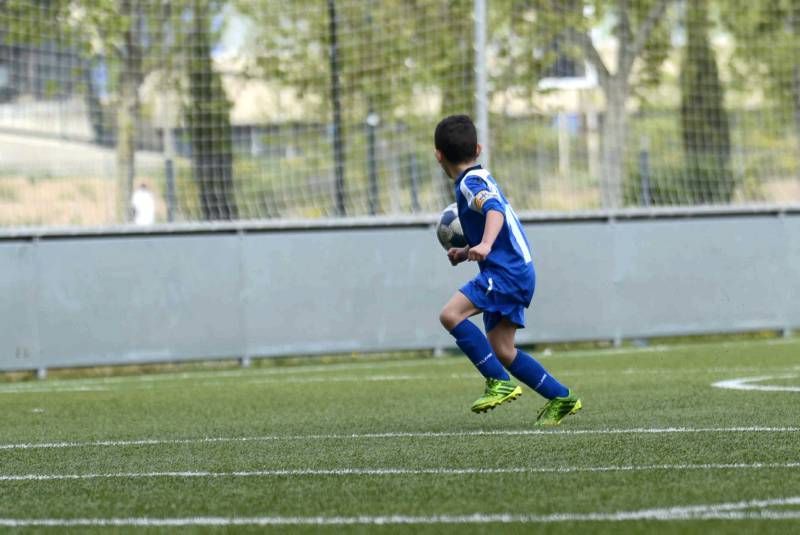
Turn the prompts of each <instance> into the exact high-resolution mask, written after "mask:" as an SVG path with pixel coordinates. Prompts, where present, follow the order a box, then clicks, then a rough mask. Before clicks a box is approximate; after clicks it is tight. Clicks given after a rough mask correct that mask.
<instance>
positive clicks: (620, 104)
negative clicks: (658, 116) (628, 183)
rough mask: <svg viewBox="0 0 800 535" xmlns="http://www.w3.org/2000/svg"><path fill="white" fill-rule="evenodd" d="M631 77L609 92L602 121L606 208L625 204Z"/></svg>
mask: <svg viewBox="0 0 800 535" xmlns="http://www.w3.org/2000/svg"><path fill="white" fill-rule="evenodd" d="M627 90H628V87H627V79H624V80H622V82H621V83H615V84H612V86H611V91H608V92H607V93H606V113H605V117H604V118H603V123H602V134H601V135H602V142H603V150H602V159H601V161H600V171H601V172H600V200H601V203H602V207H603V208H606V209H614V208H620V207H621V206H622V184H623V179H624V176H625V146H626V141H627V132H628V116H627V114H626V111H625V102H627V100H628V96H627Z"/></svg>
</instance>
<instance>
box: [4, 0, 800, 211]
mask: <svg viewBox="0 0 800 535" xmlns="http://www.w3.org/2000/svg"><path fill="white" fill-rule="evenodd" d="M452 113H467V114H469V115H471V116H473V118H475V119H476V121H477V122H478V124H479V127H480V136H481V141H482V142H483V144H484V145H485V149H486V150H485V163H488V165H489V167H490V169H491V171H492V173H493V174H494V175H495V176H496V177H497V179H498V181H499V182H500V184H501V186H502V187H503V188H504V190H505V193H506V195H507V196H508V197H509V198H510V199H511V201H512V203H513V204H514V206H515V208H516V209H517V211H519V212H525V211H580V210H614V209H620V208H627V207H643V208H650V207H658V206H696V205H735V204H752V203H760V204H761V203H765V204H792V203H798V202H800V179H799V178H798V176H799V175H800V3H798V2H789V1H787V2H752V1H751V2H744V1H740V0H725V1H722V0H696V1H691V2H687V1H678V0H626V1H623V0H608V1H597V0H592V1H578V0H566V1H562V0H559V1H556V0H508V1H497V2H490V1H487V0H415V1H409V0H385V1H379V0H296V1H292V2H278V1H275V0H227V1H225V0H97V1H95V0H92V1H89V0H0V226H2V227H11V226H27V225H36V226H40V225H41V226H65V225H86V226H102V225H112V224H119V223H129V222H138V223H141V224H148V223H149V222H156V223H160V222H169V221H175V222H185V221H209V220H243V219H262V218H282V219H309V218H310V219H313V218H335V217H342V216H370V215H376V216H377V215H405V214H413V213H433V212H438V211H439V210H440V209H441V208H443V207H444V206H446V205H447V204H449V203H450V202H451V201H452V195H453V194H452V188H451V185H450V184H449V183H448V182H447V180H446V179H445V178H444V176H443V174H442V172H441V170H440V169H439V167H438V165H437V163H436V161H435V159H434V157H433V147H432V139H433V128H434V127H435V125H436V123H437V122H438V120H439V119H441V118H442V117H443V116H445V115H448V114H452ZM151 213H152V216H151V215H150V214H151Z"/></svg>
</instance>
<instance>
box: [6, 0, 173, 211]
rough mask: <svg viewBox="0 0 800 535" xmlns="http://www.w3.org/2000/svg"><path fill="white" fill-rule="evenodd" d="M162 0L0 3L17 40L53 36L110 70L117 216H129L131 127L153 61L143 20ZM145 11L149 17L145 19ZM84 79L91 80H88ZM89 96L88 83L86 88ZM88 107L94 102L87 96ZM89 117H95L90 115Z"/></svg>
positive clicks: (150, 22) (154, 16) (137, 115)
mask: <svg viewBox="0 0 800 535" xmlns="http://www.w3.org/2000/svg"><path fill="white" fill-rule="evenodd" d="M164 3H168V0H153V1H151V2H148V5H147V7H149V8H150V9H145V5H144V2H143V0H6V2H4V3H3V4H2V6H0V24H1V25H2V26H4V27H6V28H11V29H12V31H11V32H10V35H11V39H12V40H13V39H16V40H17V41H18V42H48V41H54V42H56V43H57V44H58V45H59V46H62V47H68V48H72V49H75V50H77V51H78V53H80V54H81V55H82V56H83V57H84V58H86V62H87V64H93V63H97V62H103V63H104V64H106V65H107V67H108V71H109V73H110V74H111V79H110V84H109V85H110V89H111V90H112V91H113V94H114V99H115V100H116V102H115V109H116V113H117V116H116V123H117V127H116V156H117V166H116V167H117V177H118V183H119V185H120V188H119V192H120V193H119V196H120V201H119V202H120V206H121V209H122V212H123V214H124V215H123V219H127V218H128V217H129V216H130V197H131V193H132V191H133V179H134V176H135V161H136V133H137V130H138V125H139V121H140V102H139V88H140V86H141V84H142V81H143V80H144V77H145V76H146V74H147V73H148V72H149V71H150V70H151V69H153V68H155V66H156V65H159V63H157V62H156V61H153V59H152V58H154V57H157V56H158V54H156V53H154V50H153V49H154V48H158V47H159V46H160V45H159V43H158V42H155V41H153V40H151V41H150V42H149V43H148V42H146V41H145V39H144V35H143V33H144V30H145V28H147V27H148V26H150V27H153V26H157V24H156V23H155V22H154V21H157V20H158V19H159V18H160V14H161V11H160V7H162V6H163V5H164ZM148 17H149V20H148ZM87 83H91V82H90V81H89V82H87ZM86 90H87V92H89V94H90V97H89V98H91V91H92V90H93V89H92V88H91V87H87V88H86ZM90 104H91V105H90V107H89V109H90V113H96V110H97V109H96V107H95V106H96V103H94V102H90ZM90 121H96V117H91V118H90Z"/></svg>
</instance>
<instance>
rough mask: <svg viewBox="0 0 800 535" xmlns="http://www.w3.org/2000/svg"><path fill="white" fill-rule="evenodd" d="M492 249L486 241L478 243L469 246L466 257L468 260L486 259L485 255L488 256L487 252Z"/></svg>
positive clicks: (479, 260)
mask: <svg viewBox="0 0 800 535" xmlns="http://www.w3.org/2000/svg"><path fill="white" fill-rule="evenodd" d="M491 251H492V246H491V245H489V244H488V243H483V242H481V243H479V244H478V245H476V246H475V247H471V248H470V250H469V253H468V254H467V259H469V260H476V261H478V262H481V261H483V260H486V257H487V256H489V253H490V252H491Z"/></svg>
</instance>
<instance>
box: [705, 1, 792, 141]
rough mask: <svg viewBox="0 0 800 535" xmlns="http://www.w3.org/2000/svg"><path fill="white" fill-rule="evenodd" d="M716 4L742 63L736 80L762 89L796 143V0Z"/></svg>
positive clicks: (748, 88) (749, 89)
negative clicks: (788, 125)
mask: <svg viewBox="0 0 800 535" xmlns="http://www.w3.org/2000/svg"><path fill="white" fill-rule="evenodd" d="M719 7H720V12H721V19H722V22H723V25H724V26H725V27H726V28H727V29H728V30H729V31H730V32H731V34H733V36H734V37H735V40H734V42H735V44H736V47H735V57H736V59H737V60H741V62H742V63H743V64H744V68H743V69H740V70H741V71H744V72H741V73H739V74H740V76H739V78H740V80H739V81H740V83H741V84H742V85H743V86H744V87H745V89H746V90H747V91H748V92H752V91H751V88H752V86H753V85H757V86H758V87H764V88H765V89H766V96H767V97H768V98H769V99H770V100H771V101H772V102H774V103H776V104H777V105H778V106H779V108H780V111H781V112H783V113H782V115H783V114H785V116H786V117H791V118H792V122H793V124H794V130H795V134H796V138H797V142H798V145H799V146H800V0H773V1H770V2H751V1H745V0H729V1H727V2H720V4H719ZM734 67H736V65H734Z"/></svg>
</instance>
